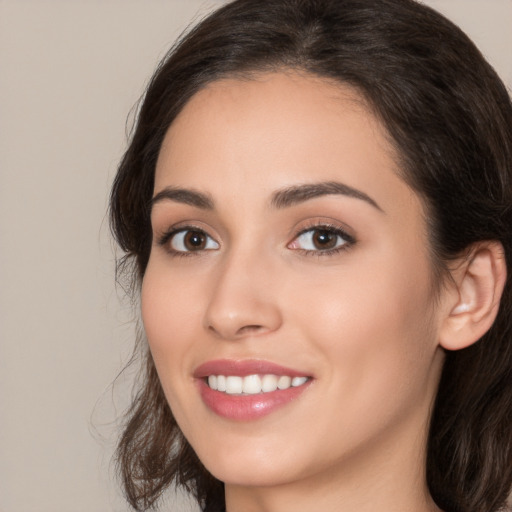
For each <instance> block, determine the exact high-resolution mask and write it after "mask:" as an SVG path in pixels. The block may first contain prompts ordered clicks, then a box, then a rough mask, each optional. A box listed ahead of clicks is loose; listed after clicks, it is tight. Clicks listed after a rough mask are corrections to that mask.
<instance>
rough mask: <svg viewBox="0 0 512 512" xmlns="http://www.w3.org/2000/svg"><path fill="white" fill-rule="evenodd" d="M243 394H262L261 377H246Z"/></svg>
mask: <svg viewBox="0 0 512 512" xmlns="http://www.w3.org/2000/svg"><path fill="white" fill-rule="evenodd" d="M242 389H243V392H244V393H247V394H248V395H255V394H256V393H261V379H260V377H259V375H247V377H244V383H243V387H242Z"/></svg>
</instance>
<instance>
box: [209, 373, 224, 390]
mask: <svg viewBox="0 0 512 512" xmlns="http://www.w3.org/2000/svg"><path fill="white" fill-rule="evenodd" d="M212 389H215V388H212ZM217 391H226V377H225V376H224V375H217Z"/></svg>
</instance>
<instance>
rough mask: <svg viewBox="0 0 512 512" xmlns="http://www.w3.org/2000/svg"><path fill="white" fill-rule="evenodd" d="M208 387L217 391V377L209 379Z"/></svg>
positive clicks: (211, 376) (213, 376)
mask: <svg viewBox="0 0 512 512" xmlns="http://www.w3.org/2000/svg"><path fill="white" fill-rule="evenodd" d="M208 386H210V387H211V388H212V389H217V376H216V375H210V376H209V377H208Z"/></svg>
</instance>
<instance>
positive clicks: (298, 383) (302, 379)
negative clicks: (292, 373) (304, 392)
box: [292, 377, 308, 388]
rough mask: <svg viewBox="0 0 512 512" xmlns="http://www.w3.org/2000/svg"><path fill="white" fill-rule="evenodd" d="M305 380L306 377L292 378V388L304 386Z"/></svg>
mask: <svg viewBox="0 0 512 512" xmlns="http://www.w3.org/2000/svg"><path fill="white" fill-rule="evenodd" d="M307 380H308V378H307V377H293V379H292V386H293V387H294V388H296V387H297V386H302V384H305V383H306V381H307Z"/></svg>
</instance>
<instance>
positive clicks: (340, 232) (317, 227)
mask: <svg viewBox="0 0 512 512" xmlns="http://www.w3.org/2000/svg"><path fill="white" fill-rule="evenodd" d="M310 231H328V232H331V233H332V234H334V235H336V236H339V237H341V238H342V239H343V240H344V241H345V242H344V243H343V244H341V245H338V246H336V247H333V248H330V249H303V248H300V247H296V248H293V249H292V248H291V247H290V246H291V245H292V244H293V243H294V242H295V241H296V240H297V239H298V238H300V237H301V236H302V235H304V234H306V233H308V232H310ZM356 241H357V240H356V238H355V237H354V236H353V235H351V234H350V233H348V232H347V230H346V229H344V228H343V227H341V226H340V225H339V224H338V223H333V222H332V221H325V220H320V219H319V220H310V221H308V223H307V224H306V225H305V226H304V227H302V228H301V229H299V230H298V231H297V232H296V234H295V236H294V237H293V239H292V240H291V241H290V242H289V243H288V244H287V247H288V248H290V249H292V250H295V251H301V252H303V253H304V254H308V255H316V256H327V255H329V254H335V253H338V252H340V251H345V250H347V249H350V248H351V247H352V246H353V245H354V244H355V243H356Z"/></svg>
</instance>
